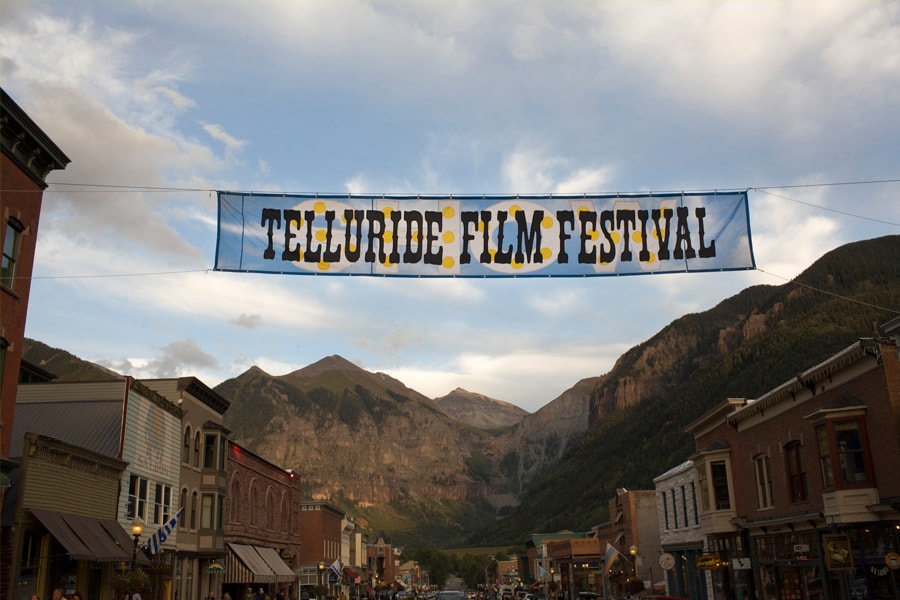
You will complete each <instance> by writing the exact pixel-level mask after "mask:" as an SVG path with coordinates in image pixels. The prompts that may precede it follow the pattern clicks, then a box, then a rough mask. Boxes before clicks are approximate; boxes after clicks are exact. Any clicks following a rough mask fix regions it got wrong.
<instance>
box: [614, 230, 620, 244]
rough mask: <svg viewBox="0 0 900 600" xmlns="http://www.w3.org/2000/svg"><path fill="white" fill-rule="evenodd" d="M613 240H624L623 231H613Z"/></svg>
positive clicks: (615, 242) (616, 242)
mask: <svg viewBox="0 0 900 600" xmlns="http://www.w3.org/2000/svg"><path fill="white" fill-rule="evenodd" d="M612 241H613V244H618V243H619V242H621V241H622V234H621V233H618V232H616V231H613V232H612Z"/></svg>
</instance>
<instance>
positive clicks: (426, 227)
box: [214, 191, 755, 277]
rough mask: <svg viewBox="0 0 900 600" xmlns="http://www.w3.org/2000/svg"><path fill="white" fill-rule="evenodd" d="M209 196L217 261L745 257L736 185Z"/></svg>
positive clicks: (711, 261) (623, 266) (262, 264)
mask: <svg viewBox="0 0 900 600" xmlns="http://www.w3.org/2000/svg"><path fill="white" fill-rule="evenodd" d="M218 199H219V230H218V240H217V245H216V262H215V267H214V268H215V270H217V271H238V272H254V273H279V274H307V275H373V276H398V277H587V276H602V275H636V274H652V273H676V272H678V273H683V272H699V271H729V270H739V269H753V268H755V262H754V258H753V249H752V244H751V240H750V214H749V207H748V202H747V192H746V191H739V192H708V193H707V192H703V193H701V192H691V193H679V194H652V193H651V194H629V195H616V196H612V195H594V196H589V195H583V196H556V195H547V196H527V197H526V196H521V197H520V196H477V197H475V196H463V197H456V196H439V197H432V196H430V197H415V196H353V195H350V196H334V195H330V196H319V195H309V194H301V195H288V194H284V195H278V194H257V193H237V192H219V193H218Z"/></svg>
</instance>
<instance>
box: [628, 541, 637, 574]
mask: <svg viewBox="0 0 900 600" xmlns="http://www.w3.org/2000/svg"><path fill="white" fill-rule="evenodd" d="M637 552H638V549H637V546H635V545H634V544H632V545H631V548H629V549H628V554H630V555H631V569H632V571H634V579H635V581H637V578H638V574H637Z"/></svg>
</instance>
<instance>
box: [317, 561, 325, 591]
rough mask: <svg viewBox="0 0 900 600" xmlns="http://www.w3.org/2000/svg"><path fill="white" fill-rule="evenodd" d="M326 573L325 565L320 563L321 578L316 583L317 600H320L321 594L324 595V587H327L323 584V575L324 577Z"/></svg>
mask: <svg viewBox="0 0 900 600" xmlns="http://www.w3.org/2000/svg"><path fill="white" fill-rule="evenodd" d="M324 573H325V563H322V562H320V563H319V577H318V581H317V582H316V583H317V585H316V598H318V597H319V596H320V595H321V593H322V586H324V585H325V584H323V583H322V575H323V574H324Z"/></svg>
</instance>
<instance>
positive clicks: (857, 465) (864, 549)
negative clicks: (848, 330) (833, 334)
mask: <svg viewBox="0 0 900 600" xmlns="http://www.w3.org/2000/svg"><path fill="white" fill-rule="evenodd" d="M898 331H900V320H898V319H895V320H894V321H893V322H892V323H891V324H889V325H888V326H886V327H885V328H884V329H883V331H882V333H881V334H880V335H879V336H878V337H875V338H869V339H861V340H859V341H858V342H856V343H854V344H852V345H850V346H849V347H847V348H846V349H844V350H843V351H841V352H839V353H837V354H835V355H834V356H832V357H831V358H829V359H828V360H826V361H824V362H822V363H821V364H819V365H816V366H814V367H812V368H810V369H808V370H806V371H804V372H803V373H800V374H799V375H797V376H796V377H794V378H792V379H791V380H789V381H786V382H785V383H783V384H782V385H780V386H778V387H777V388H775V389H774V390H772V391H770V392H768V393H766V394H764V395H763V396H761V397H759V398H757V399H755V400H747V399H730V400H727V401H726V402H724V403H723V404H721V405H720V406H718V407H716V408H714V409H713V410H711V411H710V412H708V413H707V414H706V415H704V416H702V417H701V418H700V419H698V420H696V421H695V422H694V423H692V424H691V425H690V426H689V427H688V428H687V430H688V431H689V432H690V433H692V434H693V435H694V437H695V441H696V447H697V453H696V454H695V455H694V457H693V460H694V468H695V478H696V485H697V493H698V497H699V504H700V507H699V514H700V527H701V530H702V531H703V534H704V535H705V536H706V538H707V550H708V554H707V555H706V556H705V557H703V559H704V560H703V566H704V568H705V569H708V572H709V576H710V577H711V579H712V589H713V593H714V597H715V598H716V599H717V600H718V599H719V598H722V599H725V598H729V599H730V598H736V599H737V600H740V599H742V598H745V597H749V598H759V599H760V600H774V599H775V598H790V599H798V600H800V599H822V600H835V599H838V598H842V599H843V598H852V597H860V598H870V599H871V598H876V599H881V598H895V597H896V588H893V587H892V585H893V582H894V578H895V570H896V567H897V566H900V469H898V468H897V465H900V355H898Z"/></svg>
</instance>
